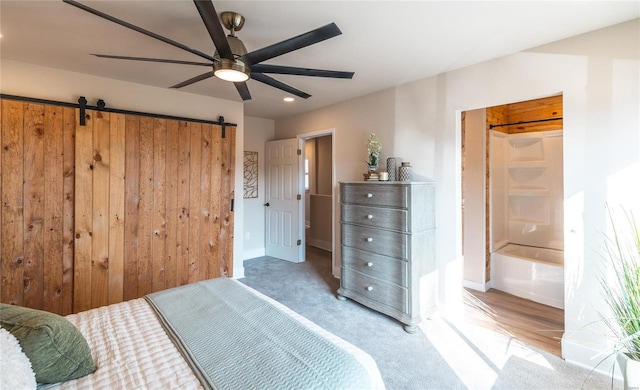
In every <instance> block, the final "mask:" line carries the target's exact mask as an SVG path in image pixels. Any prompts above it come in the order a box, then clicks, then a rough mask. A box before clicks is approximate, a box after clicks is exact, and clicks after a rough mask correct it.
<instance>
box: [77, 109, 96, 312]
mask: <svg viewBox="0 0 640 390" xmlns="http://www.w3.org/2000/svg"><path fill="white" fill-rule="evenodd" d="M92 114H93V113H92V112H91V111H88V112H87V113H86V117H85V125H84V126H81V125H80V110H77V117H76V145H75V166H76V171H75V179H76V183H75V205H74V214H75V229H74V231H75V246H74V253H75V260H74V278H73V280H74V288H73V311H74V312H75V313H77V312H79V311H83V310H88V309H90V308H91V255H92V250H91V248H92V237H91V235H92V231H91V229H92V223H93V174H92V172H93V170H92V168H93V122H94V120H93V115H92Z"/></svg>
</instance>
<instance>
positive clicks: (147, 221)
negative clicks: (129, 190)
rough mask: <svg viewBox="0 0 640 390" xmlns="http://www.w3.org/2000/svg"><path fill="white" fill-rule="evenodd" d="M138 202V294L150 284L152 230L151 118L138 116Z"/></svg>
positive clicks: (145, 291) (147, 292)
mask: <svg viewBox="0 0 640 390" xmlns="http://www.w3.org/2000/svg"><path fill="white" fill-rule="evenodd" d="M139 185H140V204H139V209H140V212H139V215H138V221H139V227H138V296H139V297H141V296H143V295H145V294H149V293H150V292H152V291H151V284H152V282H151V281H152V278H153V277H152V272H153V270H152V265H153V263H152V258H151V254H152V251H151V244H152V243H151V236H152V234H153V233H152V232H153V118H150V117H141V118H140V183H139Z"/></svg>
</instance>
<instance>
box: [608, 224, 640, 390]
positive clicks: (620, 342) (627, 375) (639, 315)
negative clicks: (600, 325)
mask: <svg viewBox="0 0 640 390" xmlns="http://www.w3.org/2000/svg"><path fill="white" fill-rule="evenodd" d="M610 220H611V222H612V226H613V234H612V236H611V237H610V238H609V239H607V240H606V241H605V244H606V249H607V254H608V261H609V264H608V265H609V266H610V267H611V270H612V271H613V275H611V274H604V273H603V275H602V277H601V283H602V287H603V291H604V298H605V301H606V303H607V306H608V307H609V309H610V313H609V314H608V315H602V317H603V319H604V321H605V323H606V324H607V326H608V327H609V328H610V329H611V331H612V332H613V334H614V336H615V343H614V353H616V354H617V362H618V366H619V367H620V371H621V372H622V375H623V378H624V388H625V389H627V390H629V389H636V390H638V389H640V231H639V230H638V225H637V224H636V222H635V219H634V218H633V215H632V214H627V215H626V218H625V220H624V221H623V222H622V223H620V224H619V223H618V222H614V218H613V215H611V214H610Z"/></svg>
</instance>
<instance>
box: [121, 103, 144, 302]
mask: <svg viewBox="0 0 640 390" xmlns="http://www.w3.org/2000/svg"><path fill="white" fill-rule="evenodd" d="M124 170H125V182H124V186H125V201H124V213H125V220H124V275H123V276H124V291H123V297H124V300H125V301H126V300H130V299H133V298H137V294H138V214H139V212H138V204H139V199H140V195H139V189H140V186H139V181H140V120H139V117H137V116H135V115H127V116H126V117H125V164H124Z"/></svg>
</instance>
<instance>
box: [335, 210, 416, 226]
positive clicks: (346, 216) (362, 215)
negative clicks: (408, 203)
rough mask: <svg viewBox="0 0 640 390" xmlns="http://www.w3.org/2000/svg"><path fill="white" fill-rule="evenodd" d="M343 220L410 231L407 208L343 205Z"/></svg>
mask: <svg viewBox="0 0 640 390" xmlns="http://www.w3.org/2000/svg"><path fill="white" fill-rule="evenodd" d="M341 210H342V221H343V222H350V223H357V224H360V225H365V226H374V227H379V228H384V229H393V230H400V231H403V232H407V231H409V218H408V217H407V210H402V209H388V208H383V207H369V206H356V205H344V204H343V205H342V209H341Z"/></svg>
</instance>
